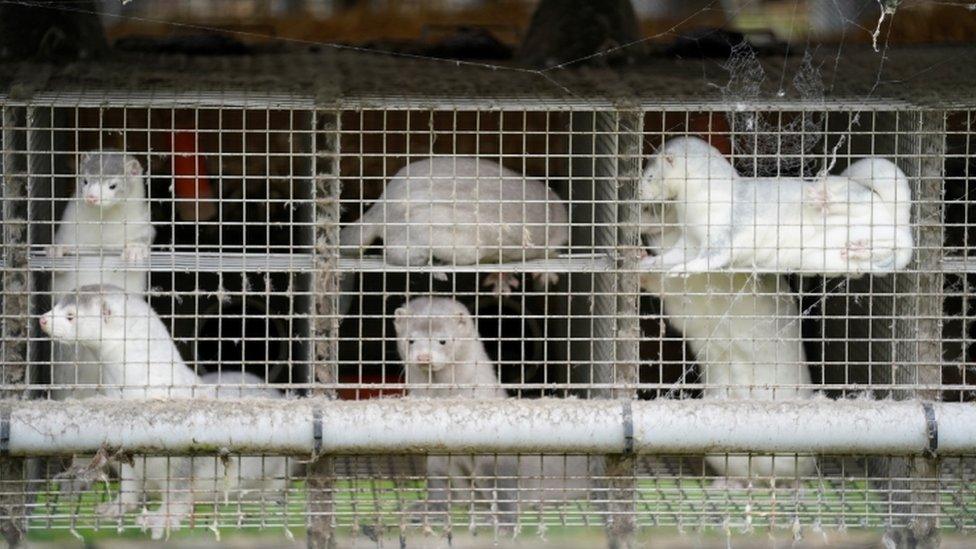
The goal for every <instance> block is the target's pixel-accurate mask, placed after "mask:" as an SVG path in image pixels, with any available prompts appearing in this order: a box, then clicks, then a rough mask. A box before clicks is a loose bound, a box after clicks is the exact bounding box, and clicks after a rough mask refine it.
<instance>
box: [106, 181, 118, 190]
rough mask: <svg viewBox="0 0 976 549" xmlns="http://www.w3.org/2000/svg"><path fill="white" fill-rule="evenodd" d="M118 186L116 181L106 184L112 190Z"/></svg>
mask: <svg viewBox="0 0 976 549" xmlns="http://www.w3.org/2000/svg"><path fill="white" fill-rule="evenodd" d="M118 186H119V184H118V183H112V184H111V185H109V186H108V188H109V189H111V190H113V191H114V190H115V187H118Z"/></svg>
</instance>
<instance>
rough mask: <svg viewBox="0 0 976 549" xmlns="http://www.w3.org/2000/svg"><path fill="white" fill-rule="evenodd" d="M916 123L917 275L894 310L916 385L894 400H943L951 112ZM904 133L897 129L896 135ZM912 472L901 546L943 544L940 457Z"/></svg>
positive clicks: (919, 462) (902, 354) (899, 374)
mask: <svg viewBox="0 0 976 549" xmlns="http://www.w3.org/2000/svg"><path fill="white" fill-rule="evenodd" d="M902 119H903V120H904V119H909V120H911V126H912V127H909V128H905V129H904V131H905V132H906V133H907V132H910V133H907V136H906V137H905V138H906V139H908V140H909V148H908V152H909V154H910V155H911V156H912V158H911V162H912V166H911V168H913V169H912V170H911V171H908V173H914V174H915V175H916V178H917V181H918V185H917V190H916V192H915V193H914V197H915V204H916V211H915V219H916V220H917V221H916V223H917V226H918V230H917V235H918V236H917V240H916V245H915V249H916V254H917V255H916V258H915V271H916V272H914V273H905V274H903V275H900V276H899V277H898V282H899V284H898V285H897V286H896V290H897V291H896V298H895V310H894V311H892V313H893V318H894V319H895V330H894V336H895V341H896V343H895V360H896V365H897V369H896V371H895V379H894V380H893V381H894V382H895V383H896V384H897V385H904V386H908V385H915V386H919V387H921V388H919V389H916V390H914V391H907V390H904V391H897V392H896V394H895V398H916V399H920V400H923V401H933V400H941V399H942V391H941V390H939V389H937V388H933V387H938V386H940V385H941V383H942V351H941V344H940V342H941V340H942V313H943V301H944V300H943V292H942V289H943V284H944V280H943V273H942V268H941V265H942V243H943V242H944V238H945V235H944V234H943V233H944V230H945V224H944V220H945V217H944V215H943V210H942V197H943V177H944V173H943V170H944V166H945V152H946V151H945V146H946V141H945V140H946V113H944V112H942V111H922V112H919V113H912V114H911V118H909V117H908V116H903V117H902ZM901 138H902V135H901V134H900V133H896V139H901ZM907 473H908V474H909V475H910V477H911V479H910V482H909V494H910V496H911V514H910V516H911V521H910V524H909V526H910V529H911V532H910V536H908V537H909V538H912V539H908V540H901V541H900V542H899V545H902V544H904V545H905V546H906V547H907V546H911V547H936V546H938V543H939V535H938V530H937V528H938V523H937V520H936V518H935V517H937V516H938V514H939V490H938V488H939V484H940V483H939V464H938V462H937V461H936V460H935V459H928V458H924V457H916V458H912V459H911V460H910V463H909V470H908V471H907Z"/></svg>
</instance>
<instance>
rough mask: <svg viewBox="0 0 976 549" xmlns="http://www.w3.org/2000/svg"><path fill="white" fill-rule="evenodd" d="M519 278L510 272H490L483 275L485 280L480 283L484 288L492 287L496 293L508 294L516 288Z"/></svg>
mask: <svg viewBox="0 0 976 549" xmlns="http://www.w3.org/2000/svg"><path fill="white" fill-rule="evenodd" d="M519 284H521V283H520V282H519V279H518V277H517V276H515V275H514V274H511V273H490V274H488V275H485V280H484V281H483V282H482V283H481V285H482V286H484V287H485V288H492V291H493V292H494V293H496V294H498V295H508V294H510V293H512V291H513V290H516V289H518V287H519Z"/></svg>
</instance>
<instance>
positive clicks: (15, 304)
mask: <svg viewBox="0 0 976 549" xmlns="http://www.w3.org/2000/svg"><path fill="white" fill-rule="evenodd" d="M33 111H34V109H25V108H13V107H4V108H3V254H4V269H3V281H2V282H3V288H2V289H3V302H2V307H3V316H2V319H0V320H2V322H0V326H2V328H0V329H2V338H3V339H2V341H0V359H2V362H0V376H2V377H0V383H2V385H0V391H2V393H0V400H14V399H21V398H23V397H24V392H23V391H21V390H20V389H18V388H17V386H18V385H20V384H21V383H23V381H24V377H25V373H26V357H27V338H28V335H27V334H28V324H27V315H28V313H29V307H30V303H29V297H28V291H29V283H30V281H29V279H28V271H27V252H28V241H27V210H28V177H29V168H28V163H29V154H28V153H27V146H28V143H27V140H28V139H29V137H28V133H29V132H28V131H26V128H27V127H28V124H29V120H28V118H29V117H30V116H31V114H32V112H33ZM6 409H7V407H6V406H0V414H3V416H6ZM25 473H26V468H25V460H24V459H19V458H18V459H14V458H9V457H6V456H2V457H0V516H2V521H0V532H2V534H3V536H4V538H6V540H7V543H8V544H9V545H10V546H11V547H13V546H16V545H17V544H19V543H20V541H21V540H22V539H23V536H24V533H25V527H26V513H27V503H28V501H27V490H26V488H27V485H26V483H25V482H24V478H25Z"/></svg>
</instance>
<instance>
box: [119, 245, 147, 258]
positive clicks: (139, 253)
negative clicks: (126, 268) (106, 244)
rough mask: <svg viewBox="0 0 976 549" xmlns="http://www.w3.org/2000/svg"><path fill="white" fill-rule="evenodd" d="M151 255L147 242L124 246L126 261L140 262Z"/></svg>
mask: <svg viewBox="0 0 976 549" xmlns="http://www.w3.org/2000/svg"><path fill="white" fill-rule="evenodd" d="M148 257H149V246H146V245H145V244H130V245H128V246H126V247H125V248H122V259H123V260H124V261H130V262H139V261H144V260H145V259H146V258H148Z"/></svg>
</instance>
